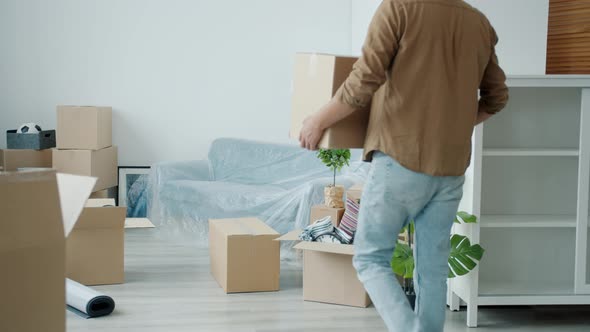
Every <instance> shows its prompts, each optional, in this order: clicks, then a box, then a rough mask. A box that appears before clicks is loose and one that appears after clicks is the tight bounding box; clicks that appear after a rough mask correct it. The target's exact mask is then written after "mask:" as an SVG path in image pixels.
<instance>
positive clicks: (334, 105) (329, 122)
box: [299, 98, 355, 151]
mask: <svg viewBox="0 0 590 332" xmlns="http://www.w3.org/2000/svg"><path fill="white" fill-rule="evenodd" d="M354 111H355V109H354V108H352V107H351V106H350V105H346V104H343V103H341V102H340V101H338V100H337V99H335V98H333V99H332V100H331V101H330V102H329V103H327V104H326V105H325V106H324V107H322V109H321V110H320V111H319V112H317V113H316V114H314V115H311V116H309V117H308V118H307V119H305V121H303V128H302V129H301V132H300V134H299V143H301V147H302V148H306V149H308V150H312V151H313V150H317V148H318V144H319V143H320V140H321V139H322V136H323V135H324V131H325V130H326V129H327V128H330V127H332V126H333V125H334V124H335V123H336V122H338V121H340V120H342V119H344V118H345V117H347V116H349V115H350V114H352V113H353V112H354Z"/></svg>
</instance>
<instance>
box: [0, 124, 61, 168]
mask: <svg viewBox="0 0 590 332" xmlns="http://www.w3.org/2000/svg"><path fill="white" fill-rule="evenodd" d="M6 145H7V147H8V149H6V150H0V171H5V172H14V171H19V170H25V169H32V168H34V169H39V168H51V149H52V148H54V147H55V130H43V131H40V132H38V133H34V134H33V133H26V134H21V133H17V130H8V131H6Z"/></svg>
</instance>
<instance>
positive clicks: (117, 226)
mask: <svg viewBox="0 0 590 332" xmlns="http://www.w3.org/2000/svg"><path fill="white" fill-rule="evenodd" d="M126 213H127V209H126V208H125V207H116V206H115V200H114V199H89V200H88V201H87V203H86V206H85V207H84V210H82V214H80V218H79V219H78V223H77V224H76V226H75V227H74V229H73V230H72V233H71V234H70V236H68V239H67V240H66V275H67V277H68V278H70V279H72V280H74V281H77V282H79V283H81V284H84V285H86V286H94V285H109V284H122V283H124V282H125V267H124V256H125V228H124V227H125V216H126Z"/></svg>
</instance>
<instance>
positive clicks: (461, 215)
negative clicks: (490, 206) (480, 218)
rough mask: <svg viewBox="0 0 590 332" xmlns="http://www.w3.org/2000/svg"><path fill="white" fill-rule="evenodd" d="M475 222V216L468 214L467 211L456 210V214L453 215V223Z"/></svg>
mask: <svg viewBox="0 0 590 332" xmlns="http://www.w3.org/2000/svg"><path fill="white" fill-rule="evenodd" d="M462 223H465V224H475V223H477V217H476V216H474V215H472V214H469V213H467V212H463V211H461V212H457V216H456V217H455V224H462Z"/></svg>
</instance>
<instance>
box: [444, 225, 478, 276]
mask: <svg viewBox="0 0 590 332" xmlns="http://www.w3.org/2000/svg"><path fill="white" fill-rule="evenodd" d="M484 251H485V250H484V249H483V248H482V247H481V246H480V245H479V244H475V245H471V242H470V241H469V239H468V238H467V237H466V236H463V235H457V234H454V235H453V236H452V237H451V254H450V255H449V278H455V277H457V276H463V275H466V274H467V273H469V272H470V271H472V270H473V269H475V267H476V266H477V262H479V261H480V260H481V258H482V257H483V253H484Z"/></svg>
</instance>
